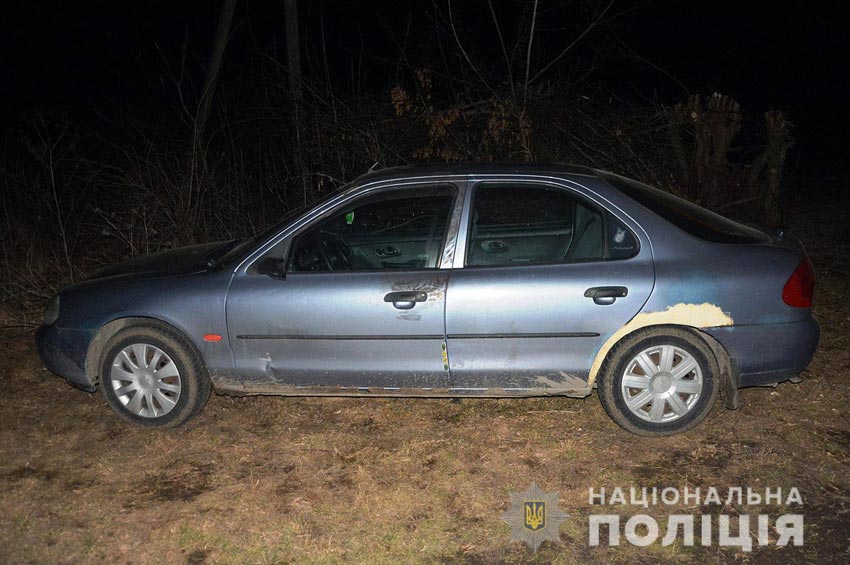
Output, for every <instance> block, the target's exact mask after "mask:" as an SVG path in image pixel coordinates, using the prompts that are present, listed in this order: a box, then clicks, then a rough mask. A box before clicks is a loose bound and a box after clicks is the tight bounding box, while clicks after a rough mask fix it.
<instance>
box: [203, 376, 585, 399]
mask: <svg viewBox="0 0 850 565" xmlns="http://www.w3.org/2000/svg"><path fill="white" fill-rule="evenodd" d="M213 383H214V385H215V391H216V392H217V393H219V394H225V395H228V396H264V395H268V396H272V395H273V396H358V397H363V396H373V397H401V398H470V397H475V398H531V397H544V396H567V397H571V398H584V397H585V396H588V395H589V394H590V392H591V390H592V389H591V387H573V388H495V387H494V388H392V387H340V386H290V385H276V384H268V383H262V384H251V383H243V382H241V381H234V380H231V379H222V378H213Z"/></svg>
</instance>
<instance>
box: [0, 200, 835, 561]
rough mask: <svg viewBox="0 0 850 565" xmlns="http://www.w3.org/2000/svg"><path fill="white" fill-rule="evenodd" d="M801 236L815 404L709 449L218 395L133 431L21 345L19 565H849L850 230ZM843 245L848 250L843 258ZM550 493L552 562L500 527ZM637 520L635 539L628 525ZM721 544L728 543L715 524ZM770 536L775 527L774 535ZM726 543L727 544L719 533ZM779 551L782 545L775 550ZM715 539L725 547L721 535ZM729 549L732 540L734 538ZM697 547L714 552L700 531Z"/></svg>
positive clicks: (729, 435)
mask: <svg viewBox="0 0 850 565" xmlns="http://www.w3.org/2000/svg"><path fill="white" fill-rule="evenodd" d="M827 215H828V217H822V216H818V217H812V216H810V215H807V214H805V213H802V212H798V213H797V214H796V215H795V220H794V222H793V225H795V226H796V233H797V234H798V235H800V236H801V238H802V239H803V240H804V242H805V243H806V245H807V247H808V249H809V252H810V254H811V255H812V258H813V260H814V263H815V266H816V269H817V275H818V288H817V295H816V302H817V304H816V307H815V311H816V314H817V316H818V318H819V319H820V322H821V325H822V330H823V335H822V339H821V345H820V348H819V350H818V352H817V355H816V356H815V359H814V361H813V362H812V363H811V365H810V366H809V368H808V369H807V370H806V371H805V373H804V375H803V376H804V377H805V380H804V381H803V382H802V383H801V384H783V385H780V386H778V387H777V388H756V389H747V390H744V391H742V398H743V401H744V406H743V407H742V408H741V409H739V410H737V411H734V412H730V411H726V410H725V409H723V408H722V406H719V405H718V406H717V407H716V408H715V410H714V412H713V413H712V414H711V415H710V416H709V418H708V420H707V421H706V422H704V423H703V424H702V425H701V426H700V427H699V428H698V429H696V430H695V431H693V432H690V433H688V434H685V435H679V436H674V437H671V438H666V439H659V440H648V439H641V438H637V437H635V436H632V435H629V434H628V433H626V432H624V431H622V430H620V429H619V428H618V427H616V426H615V425H614V424H613V423H612V422H611V421H610V419H609V418H608V417H607V416H606V414H605V413H604V411H603V410H602V408H601V406H600V404H599V402H598V399H597V398H596V395H595V394H594V395H593V396H591V397H589V398H586V399H584V400H572V399H529V400H464V401H462V402H459V403H452V402H449V401H446V400H418V399H410V400H407V399H386V400H380V399H332V398H330V399H329V398H322V399H292V398H273V397H270V398H228V397H219V396H213V397H212V398H211V399H210V402H209V404H208V405H207V407H206V409H205V410H204V411H203V412H202V413H201V415H200V416H199V417H198V418H197V419H196V420H194V421H193V422H191V423H190V424H189V425H188V426H186V427H184V428H181V429H176V430H164V431H162V430H147V429H140V428H137V427H133V426H131V425H129V424H125V423H123V422H121V421H120V420H118V419H117V418H116V417H114V416H113V415H112V414H111V412H110V411H109V409H108V407H107V406H106V404H105V402H104V401H103V400H102V399H101V397H100V396H99V395H88V394H86V393H83V392H80V391H77V390H74V389H72V388H70V387H69V386H67V385H66V384H64V382H63V381H61V380H60V379H59V378H57V377H54V376H52V375H51V374H49V373H48V372H47V371H46V370H45V369H44V368H42V366H41V364H40V363H39V361H38V359H37V357H36V354H35V352H34V348H33V345H32V338H31V336H30V335H24V336H22V335H11V334H7V335H5V337H2V340H0V341H2V349H3V351H4V356H3V363H2V366H0V563H30V562H35V563H54V562H55V563H85V562H108V563H245V562H247V563H287V562H304V561H310V562H330V563H332V562H343V561H358V562H371V563H398V562H431V563H433V562H445V563H455V562H458V563H498V562H511V563H513V562H531V563H548V562H556V563H584V562H588V561H594V562H606V563H657V562H676V563H695V562H699V563H705V562H709V563H713V562H741V563H774V562H776V563H838V562H850V549H848V546H849V545H850V544H849V543H848V542H850V473H848V471H850V418H848V399H850V393H848V383H847V380H848V377H850V353H848V347H850V343H849V342H848V341H850V327H849V326H850V304H848V300H847V297H848V295H850V262H848V259H850V245H848V243H847V241H850V237H848V236H850V229H848V228H847V227H846V226H847V214H846V210H842V209H841V208H836V209H831V210H830V211H829V212H827ZM842 242H843V243H842ZM532 481H534V482H536V483H537V484H538V485H540V487H541V488H542V489H543V490H544V491H546V492H551V491H558V492H559V493H560V508H561V509H563V510H564V511H566V512H567V513H568V514H569V515H570V518H569V519H568V520H567V521H566V522H565V523H564V524H563V525H562V527H561V530H560V537H561V543H560V544H557V545H556V544H552V543H548V542H547V543H545V544H544V545H543V546H542V547H541V548H540V550H539V551H538V552H537V553H536V554H534V553H532V551H531V549H530V548H528V547H527V546H526V545H524V544H522V543H516V542H515V543H511V542H510V541H509V538H510V534H509V528H508V526H507V525H506V524H505V523H503V522H502V521H501V519H500V516H501V514H502V513H503V512H505V510H507V508H508V507H509V504H510V500H509V493H511V492H519V491H523V490H525V489H526V488H528V486H529V485H530V483H531V482H532ZM617 486H620V487H623V488H626V489H627V488H628V487H632V486H636V487H653V486H656V487H659V488H663V487H677V488H680V489H682V488H684V487H686V486H687V487H690V488H694V487H700V488H701V489H703V491H705V489H708V488H709V487H712V486H714V487H717V488H718V489H720V490H721V491H724V490H725V489H726V488H727V487H729V486H742V487H744V488H746V487H747V486H750V487H753V488H754V489H761V491H762V492H763V491H764V488H765V487H771V488H777V487H782V488H783V490H784V491H786V492H787V491H788V489H790V488H791V487H797V488H798V489H799V491H800V493H801V495H802V497H803V500H804V504H803V506H802V507H796V506H793V507H785V506H759V507H747V506H740V505H735V504H732V505H728V506H726V507H723V508H721V507H714V508H709V509H707V510H706V509H704V508H702V509H701V508H694V507H686V506H684V505H681V504H680V505H677V506H672V507H667V506H663V505H659V506H655V507H650V508H648V509H644V508H642V507H639V506H638V507H633V506H621V507H616V506H615V507H611V506H608V507H601V509H600V507H598V506H597V507H592V506H590V505H589V504H588V489H589V488H594V489H597V490H598V489H599V488H601V487H606V488H607V489H609V490H610V489H613V488H614V487H617ZM594 512H597V513H620V514H623V516H624V517H626V516H628V515H634V514H641V513H647V514H650V515H652V516H654V517H656V518H657V519H658V521H659V523H660V524H662V526H661V534H662V535H663V533H664V532H665V531H666V527H664V524H665V523H666V522H665V520H666V517H667V515H668V514H669V513H683V514H693V515H699V514H701V513H704V512H714V513H715V514H718V513H726V514H730V515H732V516H737V515H738V514H740V513H751V514H758V513H765V514H769V515H771V516H772V519H771V520H773V518H775V517H777V516H778V515H780V514H783V513H786V512H791V513H795V512H796V513H802V514H804V516H805V543H804V545H803V546H802V547H776V546H775V545H773V544H772V545H768V546H766V547H759V546H758V544H755V542H754V544H755V545H754V548H753V551H752V552H744V551H742V550H741V548H740V547H739V548H735V547H729V548H720V547H717V544H716V543H715V544H714V546H713V547H700V546H699V545H697V546H695V547H686V546H684V545H683V543H682V538H681V536H680V537H679V540H678V541H677V543H675V544H673V545H670V546H666V547H665V546H662V544H661V543H660V541H659V542H657V543H655V544H652V545H650V546H649V547H646V548H638V547H634V546H631V545H629V544H628V543H626V541H625V538H623V541H622V542H621V544H620V546H618V547H607V545H606V544H604V543H603V546H601V547H589V546H588V516H589V515H590V514H591V513H594ZM624 521H625V520H624ZM715 523H716V522H715ZM771 523H772V522H771ZM715 532H716V529H715ZM775 534H776V533H775V532H771V539H773V540H775V539H776V535H775ZM715 536H716V534H715ZM715 539H716V537H715ZM697 540H699V531H698V530H697Z"/></svg>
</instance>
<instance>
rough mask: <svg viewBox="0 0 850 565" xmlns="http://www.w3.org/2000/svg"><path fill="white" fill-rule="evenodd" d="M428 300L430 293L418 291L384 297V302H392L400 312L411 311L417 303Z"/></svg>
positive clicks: (396, 293) (395, 293)
mask: <svg viewBox="0 0 850 565" xmlns="http://www.w3.org/2000/svg"><path fill="white" fill-rule="evenodd" d="M426 300H428V293H427V292H421V291H418V290H409V291H400V292H391V293H389V294H387V295H386V296H384V302H392V303H393V306H395V307H396V308H398V309H399V310H410V309H411V308H413V307H414V306H416V303H417V302H425V301H426Z"/></svg>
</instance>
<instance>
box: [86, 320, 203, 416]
mask: <svg viewBox="0 0 850 565" xmlns="http://www.w3.org/2000/svg"><path fill="white" fill-rule="evenodd" d="M100 375H101V379H100V380H101V387H100V388H101V390H102V391H103V395H104V397H105V398H106V401H107V403H108V404H109V406H110V407H111V408H112V409H113V410H114V411H115V412H116V413H117V414H118V415H119V416H121V417H122V418H123V419H125V420H127V421H129V422H133V423H135V424H139V425H142V426H151V427H153V426H163V427H174V426H179V425H180V424H183V423H184V422H186V421H187V420H189V419H190V418H192V417H193V416H195V415H196V414H197V413H198V412H200V411H201V408H203V407H204V404H206V401H207V399H208V398H209V395H210V389H211V385H210V381H209V378H208V377H207V373H206V370H205V369H204V366H203V363H202V361H201V359H200V356H199V355H198V353H197V352H196V351H195V349H194V347H193V346H192V344H191V343H189V341H188V340H187V339H186V338H185V337H184V336H183V335H182V334H180V333H179V332H177V331H175V330H172V329H171V328H169V327H166V326H160V325H154V324H151V325H147V324H144V325H134V326H129V327H126V328H124V329H122V330H121V331H119V332H118V333H116V334H115V335H114V336H113V337H112V339H110V340H109V342H108V343H107V345H106V347H105V348H104V355H103V358H102V360H101V373H100Z"/></svg>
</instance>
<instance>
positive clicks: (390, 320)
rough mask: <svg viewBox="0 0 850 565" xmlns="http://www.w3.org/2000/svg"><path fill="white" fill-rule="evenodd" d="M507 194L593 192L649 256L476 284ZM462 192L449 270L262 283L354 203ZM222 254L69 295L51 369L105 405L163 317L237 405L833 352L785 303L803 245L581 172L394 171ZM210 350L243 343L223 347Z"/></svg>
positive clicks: (545, 388)
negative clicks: (128, 344)
mask: <svg viewBox="0 0 850 565" xmlns="http://www.w3.org/2000/svg"><path fill="white" fill-rule="evenodd" d="M499 179H501V180H503V181H504V180H507V181H511V182H532V183H537V184H540V183H543V184H547V183H548V184H551V185H553V186H560V187H565V188H568V189H569V190H573V191H576V192H578V193H580V194H581V195H582V196H583V197H585V198H587V199H590V200H592V201H593V202H594V203H596V204H598V205H599V206H600V207H602V208H604V209H606V210H607V211H609V212H610V213H611V214H613V215H615V216H616V217H617V218H618V219H620V220H621V221H623V222H624V223H626V224H627V225H628V226H629V227H630V228H631V229H632V230H633V231H634V233H635V234H636V235H637V237H638V239H639V241H640V252H639V254H638V255H637V256H636V257H634V258H632V259H628V260H617V261H599V262H592V263H591V262H585V263H575V264H559V265H545V266H533V267H532V266H529V267H486V268H468V267H465V266H464V263H465V259H466V254H467V250H466V242H467V240H468V233H469V213H470V212H469V211H470V203H471V199H472V190H471V189H470V188H469V187H471V186H472V185H474V184H475V183H476V182H479V181H487V180H490V181H492V180H499ZM446 183H452V184H454V185H455V186H456V188H457V201H456V203H455V207H454V209H453V211H452V215H451V219H450V222H449V227H448V233H447V236H446V240H445V245H444V248H443V250H442V253H441V260H440V264H439V268H438V269H423V270H409V271H406V272H401V271H393V272H387V271H383V272H372V273H355V272H334V273H325V274H316V273H309V274H308V273H305V274H298V275H289V276H287V278H286V280H283V281H281V280H276V279H273V278H270V277H267V276H265V275H259V274H257V273H256V272H255V271H252V269H255V268H256V264H257V262H258V261H259V260H260V259H261V258H262V257H264V255H265V254H266V253H268V252H269V250H271V249H274V248H276V246H280V245H286V242H287V240H288V238H291V237H292V236H293V235H294V234H296V233H297V232H298V231H299V230H300V229H301V228H303V227H304V226H307V225H309V224H310V223H311V222H313V221H315V220H317V219H320V218H323V217H326V216H327V215H328V214H330V213H331V212H332V211H334V210H336V209H338V208H339V206H341V205H342V204H344V203H345V202H346V201H347V200H349V199H352V198H358V197H359V196H361V195H364V194H368V193H370V192H375V191H380V190H383V189H385V188H395V187H409V188H410V189H411V190H415V188H416V187H417V186H421V185H423V184H446ZM214 248H215V245H207V246H201V247H195V248H188V249H181V250H172V251H170V252H167V253H164V254H159V255H154V256H151V257H143V258H138V259H134V260H132V261H131V262H127V263H124V264H120V265H117V266H115V267H111V268H109V269H108V270H105V271H104V272H102V273H101V274H100V276H98V277H97V278H94V279H91V280H89V281H86V282H84V283H81V284H78V285H74V286H72V287H69V288H67V289H64V290H63V291H62V292H61V295H60V296H61V309H60V314H59V318H58V319H57V320H56V322H54V323H53V324H50V325H48V326H44V327H42V328H40V329H39V330H38V332H37V336H36V340H37V342H38V350H39V353H40V355H41V356H42V358H43V359H44V361H45V364H46V365H47V366H48V368H50V369H51V370H52V371H54V372H57V373H59V374H61V375H62V376H64V377H66V378H67V379H68V380H69V381H71V382H73V383H74V384H75V385H77V386H81V387H82V388H86V389H92V388H93V387H94V385H95V384H96V375H97V372H98V367H97V364H98V363H99V362H100V361H99V359H87V354H88V352H89V350H90V348H91V345H92V340H94V339H95V337H96V336H97V334H98V332H99V331H101V330H102V329H103V328H104V327H105V326H106V325H107V324H108V323H110V322H113V321H115V320H120V319H125V318H150V319H155V320H159V321H162V322H165V323H167V324H170V325H171V326H173V327H174V328H176V329H177V330H178V331H180V332H182V333H184V334H185V335H186V336H187V338H188V339H189V340H190V341H191V342H192V343H193V344H194V345H195V347H196V348H197V350H198V351H199V353H200V355H201V356H202V358H203V360H204V362H205V363H206V366H207V368H208V370H209V373H210V376H211V378H212V380H213V384H214V385H215V386H216V388H217V389H218V390H220V391H227V392H236V393H249V394H251V393H258V394H265V393H280V394H382V395H383V394H389V395H392V394H398V395H415V396H429V395H433V396H444V395H445V396H456V395H459V396H462V395H478V396H512V395H520V396H527V395H536V394H541V395H545V394H566V395H572V396H582V395H585V394H587V393H588V392H589V390H590V387H591V386H592V385H593V384H594V382H595V379H596V377H597V373H598V370H599V368H600V367H601V364H602V361H603V360H604V359H605V356H606V355H607V354H608V352H610V350H611V348H613V347H614V346H615V345H616V343H617V342H618V341H619V340H620V339H622V338H623V337H624V336H625V335H628V334H629V333H630V332H632V331H635V330H637V329H640V328H643V327H646V326H648V325H677V326H687V327H692V328H696V329H698V330H699V331H700V332H704V334H705V335H706V336H710V337H711V338H713V339H714V340H716V341H717V342H718V343H719V344H720V345H721V346H722V348H723V349H724V350H725V351H726V352H727V353H728V354H729V356H730V358H731V361H732V364H733V366H735V367H736V368H737V369H738V371H739V372H740V374H741V376H740V379H739V383H740V385H741V386H749V385H756V384H769V383H771V382H778V381H781V380H784V379H787V378H789V377H791V376H793V375H794V374H796V372H799V371H800V370H802V368H803V367H804V366H805V364H806V363H807V362H808V361H809V360H810V359H811V356H812V354H813V351H814V348H815V347H816V344H817V340H818V326H817V322H816V321H815V320H814V318H813V317H812V314H811V309H810V308H793V307H790V306H787V305H786V304H784V303H783V302H782V299H781V292H782V287H783V285H784V283H785V282H786V281H787V279H788V277H789V276H790V275H791V273H792V272H793V271H794V269H795V268H796V266H797V264H798V263H799V262H800V260H801V257H803V256H804V254H805V252H804V250H803V249H802V247H801V245H800V244H799V242H798V241H796V240H795V239H793V238H791V237H785V238H773V239H772V240H771V241H769V242H765V243H761V244H723V243H712V242H708V241H704V240H701V239H698V238H696V237H694V236H691V235H689V234H688V233H685V232H684V231H682V230H680V229H679V228H677V227H676V226H674V225H672V224H670V223H668V222H667V221H666V220H664V219H662V218H660V217H659V216H656V215H655V214H653V213H652V212H651V211H650V210H648V209H647V208H644V207H643V206H642V205H640V204H638V203H636V202H635V201H633V200H631V199H630V198H628V197H627V196H625V195H624V194H623V193H621V192H619V191H618V190H617V189H615V188H614V187H613V186H611V185H610V184H609V183H608V182H606V180H605V179H604V178H602V177H600V176H599V175H598V174H597V172H595V171H593V170H591V169H586V168H581V167H565V166H560V165H495V164H486V165H474V166H470V165H461V164H455V165H447V166H433V167H411V168H399V169H390V170H383V171H378V172H375V173H370V174H368V175H366V176H364V177H361V178H360V179H357V180H356V181H355V182H354V183H352V184H351V185H350V186H349V187H347V188H345V189H344V190H342V191H341V192H340V193H339V194H337V195H335V196H333V197H331V198H329V199H328V200H326V201H325V202H323V203H322V204H320V205H319V206H317V207H316V208H314V209H312V210H309V211H307V212H305V213H303V214H301V215H300V216H297V217H294V218H292V219H291V220H289V221H287V223H285V224H282V225H281V226H279V228H278V229H277V230H276V231H275V232H274V233H271V234H270V235H269V236H268V238H267V239H265V240H264V241H258V242H256V245H255V246H253V247H251V248H249V249H246V250H245V251H244V253H242V254H241V255H240V256H238V257H237V258H235V259H233V260H232V261H231V262H228V263H227V264H226V265H214V266H213V265H205V264H203V261H202V259H203V257H204V256H205V255H206V254H207V253H208V252H210V251H211V250H213V249H214ZM608 285H623V286H628V287H629V294H628V296H627V297H625V298H618V299H617V301H616V302H615V303H614V304H613V305H608V306H600V305H593V303H592V301H591V300H590V299H587V298H585V297H584V296H583V291H584V290H585V289H586V288H588V287H590V286H608ZM396 289H405V290H407V289H414V290H422V291H424V292H426V293H427V294H428V296H429V298H428V300H427V301H426V302H423V303H417V304H416V305H415V307H414V308H412V309H410V310H397V309H395V308H393V306H392V304H389V303H386V302H384V301H383V297H384V295H385V294H386V293H388V292H390V291H393V290H396ZM267 301H268V302H267ZM206 334H218V335H221V336H225V338H226V339H223V340H221V341H218V342H207V341H204V340H203V339H202V337H203V336H204V335H206ZM595 334H598V336H597V335H595ZM245 336H249V337H254V338H257V337H258V336H259V337H260V338H258V339H245ZM269 336H272V337H274V336H288V337H289V338H293V337H294V338H295V339H281V340H275V339H267V338H268V337H269ZM263 337H265V338H263ZM383 337H386V338H388V339H377V338H383ZM278 342H279V343H278ZM273 343H274V347H271V345H272V344H273ZM444 344H445V345H446V348H445V349H444V348H443V346H444ZM771 344H781V346H780V347H775V346H774V347H769V346H770V345H771ZM272 350H274V351H272ZM447 364H448V365H449V367H450V370H449V371H446V369H445V365H447Z"/></svg>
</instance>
